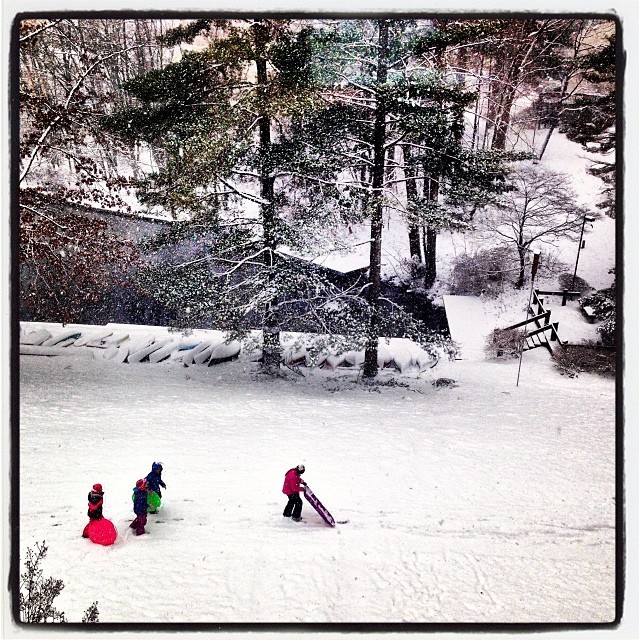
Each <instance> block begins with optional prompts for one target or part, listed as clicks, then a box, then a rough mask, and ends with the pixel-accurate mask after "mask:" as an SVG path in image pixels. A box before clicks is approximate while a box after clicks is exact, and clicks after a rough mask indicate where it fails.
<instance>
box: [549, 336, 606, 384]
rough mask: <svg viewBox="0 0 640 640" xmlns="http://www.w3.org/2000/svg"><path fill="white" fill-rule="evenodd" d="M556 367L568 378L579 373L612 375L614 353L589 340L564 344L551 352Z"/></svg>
mask: <svg viewBox="0 0 640 640" xmlns="http://www.w3.org/2000/svg"><path fill="white" fill-rule="evenodd" d="M553 363H554V365H555V366H556V369H558V371H559V372H560V373H561V374H562V375H566V376H568V377H570V378H575V377H576V376H577V375H578V374H579V373H597V374H600V375H604V376H613V375H615V373H616V354H615V351H614V350H613V349H606V348H602V346H601V345H598V344H595V343H593V342H589V343H587V344H581V345H566V346H564V347H563V348H561V349H555V350H554V352H553Z"/></svg>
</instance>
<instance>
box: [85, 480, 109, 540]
mask: <svg viewBox="0 0 640 640" xmlns="http://www.w3.org/2000/svg"><path fill="white" fill-rule="evenodd" d="M103 497H104V491H103V490H102V485H101V484H98V483H96V484H94V485H93V488H92V489H91V491H89V495H88V496H87V500H88V501H89V508H88V509H87V515H88V516H89V522H88V523H87V526H86V527H85V528H84V531H83V532H82V537H83V538H88V537H89V534H88V533H87V531H88V529H89V525H90V524H91V521H92V520H102V500H103Z"/></svg>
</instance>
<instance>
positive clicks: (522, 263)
mask: <svg viewBox="0 0 640 640" xmlns="http://www.w3.org/2000/svg"><path fill="white" fill-rule="evenodd" d="M518 258H519V259H520V270H519V272H518V279H517V280H516V289H522V287H524V270H525V266H526V249H525V248H524V247H520V246H519V247H518Z"/></svg>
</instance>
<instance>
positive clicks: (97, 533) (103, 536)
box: [87, 518, 118, 547]
mask: <svg viewBox="0 0 640 640" xmlns="http://www.w3.org/2000/svg"><path fill="white" fill-rule="evenodd" d="M87 535H88V536H89V540H91V542H95V543H96V544H101V545H104V546H105V547H108V546H109V545H110V544H113V543H114V542H115V541H116V538H117V537H118V532H117V531H116V528H115V527H114V526H113V522H111V520H107V518H101V519H100V520H91V521H90V522H89V527H88V528H87Z"/></svg>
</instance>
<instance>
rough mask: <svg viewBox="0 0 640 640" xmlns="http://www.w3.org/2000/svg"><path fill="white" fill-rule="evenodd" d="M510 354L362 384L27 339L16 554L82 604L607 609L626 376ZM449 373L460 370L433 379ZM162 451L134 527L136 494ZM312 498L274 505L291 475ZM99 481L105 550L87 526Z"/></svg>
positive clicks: (299, 611)
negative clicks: (49, 347) (44, 550)
mask: <svg viewBox="0 0 640 640" xmlns="http://www.w3.org/2000/svg"><path fill="white" fill-rule="evenodd" d="M525 356H526V357H525V361H524V362H523V369H522V375H521V379H520V384H519V386H518V387H516V373H517V361H512V362H510V363H493V364H492V363H487V362H465V361H455V362H442V361H441V362H440V364H438V365H437V367H436V368H435V369H434V370H430V371H429V373H422V374H419V373H417V372H415V373H413V374H407V375H405V376H399V374H397V373H396V374H390V373H386V372H383V373H382V374H381V376H380V377H381V380H382V381H384V380H386V379H387V378H389V379H391V378H390V376H391V375H393V379H394V380H395V381H396V382H397V383H398V384H397V385H394V386H380V387H378V388H377V389H376V390H367V389H365V388H363V387H362V385H358V386H356V385H354V384H353V380H354V378H355V376H356V373H355V372H354V371H353V370H346V369H345V370H344V371H342V372H340V373H338V374H336V373H335V372H326V371H322V370H318V369H313V370H311V369H308V370H304V372H305V375H306V377H304V378H302V377H301V376H297V375H293V374H292V375H291V376H290V377H289V378H288V379H285V380H282V379H276V380H271V379H267V378H264V377H263V376H260V375H257V374H254V373H252V372H251V369H252V365H251V364H250V363H248V362H246V361H244V360H239V361H236V362H233V363H225V364H221V365H217V366H215V367H190V368H188V369H186V368H184V367H183V366H181V365H179V364H176V363H160V364H155V365H152V364H131V365H127V364H118V363H114V362H112V361H104V360H96V359H88V358H64V357H54V358H47V357H34V356H22V357H21V362H20V365H21V370H20V407H21V408H20V473H21V476H20V478H21V482H20V489H21V496H20V498H21V503H20V506H21V513H20V544H21V549H22V552H23V553H24V550H25V549H26V548H27V547H33V546H34V545H35V543H36V542H39V541H42V540H46V542H47V544H48V546H49V555H48V557H47V559H46V561H45V566H44V570H45V575H52V576H54V577H58V578H61V579H63V580H64V582H65V589H64V591H63V592H62V594H61V595H60V597H59V598H58V599H57V600H56V606H57V607H58V608H59V609H61V610H64V611H65V612H66V614H67V617H68V618H69V619H71V620H79V619H80V618H81V617H82V612H83V611H84V610H85V609H86V608H87V607H88V606H89V605H90V604H91V602H93V601H94V600H98V602H99V605H98V606H99V610H100V620H101V622H568V621H572V622H604V621H609V620H611V619H612V618H613V617H614V602H615V598H614V586H615V581H614V576H615V572H614V568H615V563H614V560H615V556H614V553H615V546H614V536H615V464H614V446H615V406H614V405H615V395H614V382H613V381H612V380H607V379H602V378H598V377H594V376H590V375H582V376H580V377H579V378H577V379H569V378H565V377H562V376H560V375H558V374H557V373H556V372H555V371H554V370H553V369H552V367H551V365H550V364H549V359H548V355H546V354H545V353H543V350H536V351H534V352H529V353H527V354H525ZM435 376H437V377H450V378H453V379H455V380H456V386H455V387H451V388H436V387H435V386H433V385H432V384H431V383H430V382H431V381H432V379H433V378H434V377H435ZM155 460H161V461H162V462H163V463H164V465H165V471H164V473H163V477H164V480H165V482H166V483H167V489H166V491H164V505H163V507H162V510H161V511H160V513H159V514H158V515H157V516H150V518H149V524H148V527H147V529H148V531H149V535H147V536H143V537H141V538H136V537H134V536H132V535H131V533H130V530H129V529H128V526H127V525H128V523H129V521H130V520H131V519H132V517H133V513H132V506H131V490H132V487H133V486H134V484H135V481H136V480H137V479H138V478H139V477H142V476H144V475H146V473H148V472H149V471H150V468H151V463H152V462H153V461H155ZM298 463H304V464H305V465H306V466H307V472H306V474H305V478H306V480H307V481H308V483H309V485H310V486H311V487H312V488H313V490H314V491H315V492H316V494H317V495H318V496H319V497H320V499H321V500H322V501H323V502H324V504H325V506H327V508H328V509H329V510H330V511H331V512H332V513H333V515H334V517H335V518H336V520H348V521H349V522H348V523H347V524H341V525H338V526H337V527H336V528H335V529H331V528H330V527H328V526H326V525H325V524H324V523H323V522H322V521H321V520H320V518H319V517H318V516H317V515H316V514H315V512H313V510H312V509H311V508H310V506H309V505H308V504H306V503H305V506H304V510H303V515H304V517H305V519H306V522H303V523H299V524H297V523H294V522H292V521H291V520H289V519H285V518H283V517H282V515H281V514H282V509H283V507H284V503H285V502H286V499H285V497H284V496H283V495H282V494H281V493H280V489H281V486H282V480H283V477H284V473H285V471H287V469H289V468H290V467H292V466H294V465H295V464H298ZM95 482H100V483H102V484H103V486H104V488H105V491H106V493H105V510H104V512H105V516H106V517H108V518H109V519H111V520H112V521H113V522H114V523H115V524H116V526H117V528H118V530H119V534H120V536H119V538H118V540H117V541H116V543H115V545H113V546H111V547H101V546H97V545H94V544H93V543H91V542H89V541H88V540H85V539H82V538H81V537H80V534H81V531H82V527H83V526H84V524H85V520H86V517H85V512H86V494H87V492H88V491H89V489H90V488H91V486H92V484H93V483H95Z"/></svg>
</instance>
